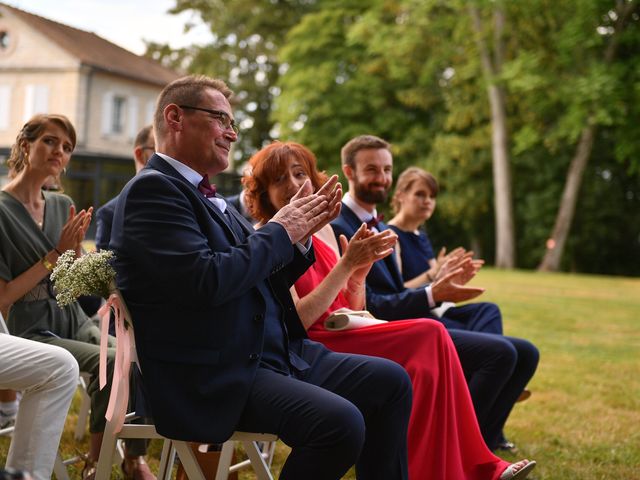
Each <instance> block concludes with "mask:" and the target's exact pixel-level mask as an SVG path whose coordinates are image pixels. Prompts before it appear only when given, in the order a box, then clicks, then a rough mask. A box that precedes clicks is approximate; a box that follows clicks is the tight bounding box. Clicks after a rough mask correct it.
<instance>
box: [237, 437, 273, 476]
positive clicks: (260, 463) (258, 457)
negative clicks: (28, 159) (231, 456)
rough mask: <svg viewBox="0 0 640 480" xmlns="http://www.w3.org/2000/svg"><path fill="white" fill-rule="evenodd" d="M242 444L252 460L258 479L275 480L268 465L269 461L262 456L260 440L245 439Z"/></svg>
mask: <svg viewBox="0 0 640 480" xmlns="http://www.w3.org/2000/svg"><path fill="white" fill-rule="evenodd" d="M242 444H243V445H244V449H245V451H246V453H247V455H248V456H249V459H250V460H251V466H252V467H253V470H254V471H255V472H256V476H257V477H258V480H273V476H272V475H271V472H270V471H269V467H268V466H267V463H266V462H265V459H264V457H263V456H262V452H261V451H260V448H259V447H258V442H251V441H245V442H242Z"/></svg>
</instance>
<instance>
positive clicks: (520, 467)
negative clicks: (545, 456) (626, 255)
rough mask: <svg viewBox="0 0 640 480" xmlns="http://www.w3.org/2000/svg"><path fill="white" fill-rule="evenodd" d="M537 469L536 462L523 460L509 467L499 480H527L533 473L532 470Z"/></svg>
mask: <svg viewBox="0 0 640 480" xmlns="http://www.w3.org/2000/svg"><path fill="white" fill-rule="evenodd" d="M534 468H536V462H535V460H531V461H529V460H521V461H519V462H517V463H512V464H511V465H509V466H508V467H507V468H506V469H505V470H504V472H502V475H500V478H499V480H516V479H523V478H527V477H528V476H529V474H530V473H531V470H533V469H534Z"/></svg>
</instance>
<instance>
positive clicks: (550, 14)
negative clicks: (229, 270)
mask: <svg viewBox="0 0 640 480" xmlns="http://www.w3.org/2000/svg"><path fill="white" fill-rule="evenodd" d="M471 1H472V0H450V1H446V2H445V1H442V0H358V1H356V0H345V1H337V0H323V1H320V0H307V1H304V0H297V1H294V0H289V1H282V0H228V1H224V2H223V1H221V0H213V1H210V0H177V2H176V8H175V9H174V11H176V12H181V11H185V10H192V11H193V12H196V13H197V14H198V15H200V16H201V18H202V19H203V20H204V21H205V22H206V23H207V24H208V25H209V26H210V27H211V30H212V32H213V33H214V35H215V41H214V42H213V43H212V44H211V45H208V46H206V47H204V48H199V49H192V50H190V51H183V52H177V53H176V52H160V53H158V52H159V51H160V50H161V49H160V50H159V49H158V48H156V50H155V53H156V54H157V55H158V56H159V58H164V59H165V60H166V61H170V62H173V63H174V64H180V65H185V64H186V65H187V66H188V69H189V71H192V72H202V73H208V74H211V75H216V76H220V77H223V78H226V79H228V80H229V83H230V84H231V85H232V87H233V88H234V89H235V90H236V92H237V94H238V105H237V106H236V109H235V112H236V116H237V117H238V119H239V120H240V121H241V122H242V125H243V126H245V127H247V128H246V129H245V131H243V132H242V133H241V142H239V143H240V144H239V145H238V147H237V149H236V152H235V155H236V156H237V158H238V159H239V160H246V159H247V158H248V156H249V155H250V154H251V153H252V152H253V151H255V150H256V149H258V148H260V147H261V146H262V145H263V144H264V143H265V142H267V141H269V140H270V139H271V138H283V139H287V140H289V139H291V140H296V141H299V142H302V143H304V144H306V145H307V146H309V147H310V148H311V149H312V150H313V151H314V152H315V153H316V155H317V156H318V159H319V163H320V165H321V167H322V168H324V169H327V170H329V171H330V172H338V171H339V165H340V162H339V151H340V148H341V146H342V145H343V144H344V143H345V142H346V141H347V140H349V139H350V138H352V137H353V136H355V135H359V134H362V133H372V134H375V135H379V136H381V137H383V138H385V139H387V140H389V141H391V142H392V144H393V152H394V160H395V173H396V175H397V174H398V173H399V172H400V171H401V170H403V169H404V168H405V167H407V166H409V165H419V166H422V167H424V168H427V169H428V170H430V171H432V172H433V173H434V174H435V175H436V177H437V178H438V179H439V181H440V183H441V186H442V192H441V195H440V199H439V202H438V205H439V208H438V211H437V213H436V216H435V218H434V219H433V220H431V222H430V234H431V236H432V237H433V238H435V239H438V240H441V242H442V244H444V245H448V246H450V247H453V246H455V245H457V244H464V245H466V246H473V248H474V249H476V250H480V251H481V252H482V254H483V255H484V256H485V258H486V259H488V260H491V259H492V258H493V245H494V241H495V238H494V236H495V235H494V232H493V230H494V227H493V225H494V213H493V206H492V205H493V198H494V192H493V178H492V168H491V163H492V162H491V155H492V154H491V124H490V118H491V112H490V106H489V102H488V100H487V94H486V88H487V82H486V80H485V78H484V77H483V75H482V72H481V65H480V57H479V54H478V51H477V46H476V43H475V42H474V37H473V33H472V32H473V30H472V26H471V20H470V16H469V4H470V2H471ZM473 4H474V5H476V6H477V8H478V11H479V13H480V15H481V18H482V20H483V23H482V24H483V26H484V28H485V31H483V35H485V36H486V38H487V39H491V38H492V35H493V31H492V28H491V26H492V21H491V19H492V14H493V10H494V6H495V5H496V2H495V1H490V0H474V1H473ZM498 4H499V5H500V6H501V8H502V9H503V10H504V12H505V17H506V23H505V27H504V51H503V52H502V58H503V63H502V69H501V71H500V73H499V76H498V78H495V79H491V81H496V82H498V84H499V85H500V86H501V87H502V88H503V90H504V91H505V93H506V105H507V123H508V130H509V134H510V143H509V148H510V157H511V168H512V183H513V196H514V206H515V224H516V235H517V245H518V251H517V258H518V264H519V265H520V266H523V267H527V268H532V267H535V266H536V265H537V263H538V262H539V260H540V258H541V257H542V255H543V254H544V252H545V242H546V239H547V238H548V236H549V233H550V231H551V228H552V226H553V222H554V218H555V215H556V212H557V209H558V204H559V202H560V196H561V192H562V189H563V184H564V181H565V178H566V175H567V170H568V166H569V163H570V161H571V159H572V157H573V156H574V154H575V150H576V144H577V141H578V139H579V138H580V135H581V132H582V130H583V129H584V128H585V126H587V125H594V126H596V127H597V129H596V138H595V142H594V145H593V151H592V154H591V164H590V165H588V167H587V170H586V172H585V174H584V179H583V185H582V189H581V190H580V194H579V197H578V208H577V213H576V218H575V220H574V225H573V226H574V229H573V230H572V232H571V236H570V238H569V242H568V244H567V251H566V255H565V259H564V262H563V267H564V268H566V269H572V270H578V271H585V272H592V271H598V272H616V273H626V274H638V273H640V272H639V269H640V267H638V266H637V265H635V263H634V262H629V261H626V260H625V259H627V260H628V258H627V253H628V252H637V251H638V249H639V248H640V226H639V225H640V224H639V223H638V222H634V221H633V220H634V219H636V218H637V213H636V212H637V205H638V195H639V193H638V188H637V185H639V184H640V142H638V138H640V101H639V100H640V61H639V60H640V59H639V56H640V30H639V28H640V14H639V11H638V6H637V4H638V2H637V0H616V1H614V2H612V1H610V0H607V1H605V0H566V1H563V2H555V1H552V0H530V1H528V2H507V1H499V2H498ZM621 6H630V7H631V8H634V9H635V11H634V13H633V14H632V15H631V16H630V17H629V20H628V22H627V23H626V24H625V28H624V29H623V30H622V32H621V34H620V35H613V31H614V27H615V26H616V21H617V20H618V16H617V13H616V8H620V7H621ZM612 42H615V47H616V49H615V52H616V53H615V55H613V56H608V55H609V53H608V52H609V50H610V46H611V44H612ZM152 53H153V52H152ZM605 177H606V178H605ZM605 212H606V214H605ZM605 232H608V233H605ZM612 235H614V236H615V237H616V241H615V242H612V241H611V236H612ZM607 237H609V238H608V239H607ZM614 245H615V247H614ZM622 246H624V248H623V247H622ZM595 252H599V253H598V254H596V253H595ZM595 257H598V259H597V260H596V258H595ZM636 263H637V262H636Z"/></svg>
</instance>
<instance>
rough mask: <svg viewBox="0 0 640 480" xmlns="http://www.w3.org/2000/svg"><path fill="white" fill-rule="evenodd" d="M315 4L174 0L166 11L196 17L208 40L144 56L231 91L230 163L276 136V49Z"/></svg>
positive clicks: (154, 49)
mask: <svg viewBox="0 0 640 480" xmlns="http://www.w3.org/2000/svg"><path fill="white" fill-rule="evenodd" d="M315 4H316V1H315V0H176V6H175V7H174V8H173V9H171V11H170V12H171V13H174V14H178V13H181V12H186V11H191V12H192V13H193V14H194V15H197V16H199V17H200V18H201V20H202V21H203V22H204V23H205V24H206V25H208V26H209V28H210V29H211V32H212V34H213V42H212V43H211V44H210V45H205V46H202V47H192V48H187V49H183V50H181V51H178V52H174V51H172V50H171V49H167V48H166V46H162V45H150V49H149V51H148V52H147V54H148V55H150V56H152V57H154V58H156V59H158V60H161V61H164V62H165V63H170V64H171V65H172V66H182V67H185V68H186V69H187V70H188V71H189V72H190V73H201V74H206V75H210V76H214V77H217V78H223V79H225V80H226V81H227V83H228V84H229V86H230V87H231V88H232V89H233V90H234V94H235V97H234V98H235V103H234V114H235V116H236V119H237V121H238V123H239V125H240V127H241V130H242V132H241V134H240V136H239V139H238V142H237V143H236V144H235V145H234V153H233V156H234V159H235V160H236V162H239V161H241V160H246V159H247V158H248V157H249V156H250V155H251V154H253V153H254V152H255V151H256V150H258V149H260V148H261V147H262V146H263V145H264V144H265V143H267V142H269V141H271V140H272V138H274V136H275V137H277V132H274V129H273V127H274V123H273V121H272V120H271V118H270V114H271V109H272V107H271V105H272V102H273V99H274V98H275V97H277V96H278V94H279V89H278V87H277V86H276V83H277V81H278V78H279V76H280V74H281V69H282V66H281V65H280V63H279V61H278V59H277V53H278V50H279V48H280V46H281V45H282V43H283V40H284V37H285V35H286V33H287V32H288V31H289V29H290V28H291V27H292V26H293V25H295V24H296V23H297V22H298V21H299V20H300V18H301V17H302V16H303V15H304V13H305V12H307V11H310V10H312V9H313V8H314V7H315ZM185 28H186V29H188V28H190V27H189V25H187V26H186V27H185Z"/></svg>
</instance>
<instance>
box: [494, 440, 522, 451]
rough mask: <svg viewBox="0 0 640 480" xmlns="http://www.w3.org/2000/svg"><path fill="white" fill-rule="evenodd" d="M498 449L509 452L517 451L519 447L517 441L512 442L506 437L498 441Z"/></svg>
mask: <svg viewBox="0 0 640 480" xmlns="http://www.w3.org/2000/svg"><path fill="white" fill-rule="evenodd" d="M496 450H502V451H503V452H509V453H517V452H518V447H516V444H515V443H513V442H510V441H509V440H507V439H506V438H505V439H504V440H501V441H500V442H498V445H497V446H496Z"/></svg>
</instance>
